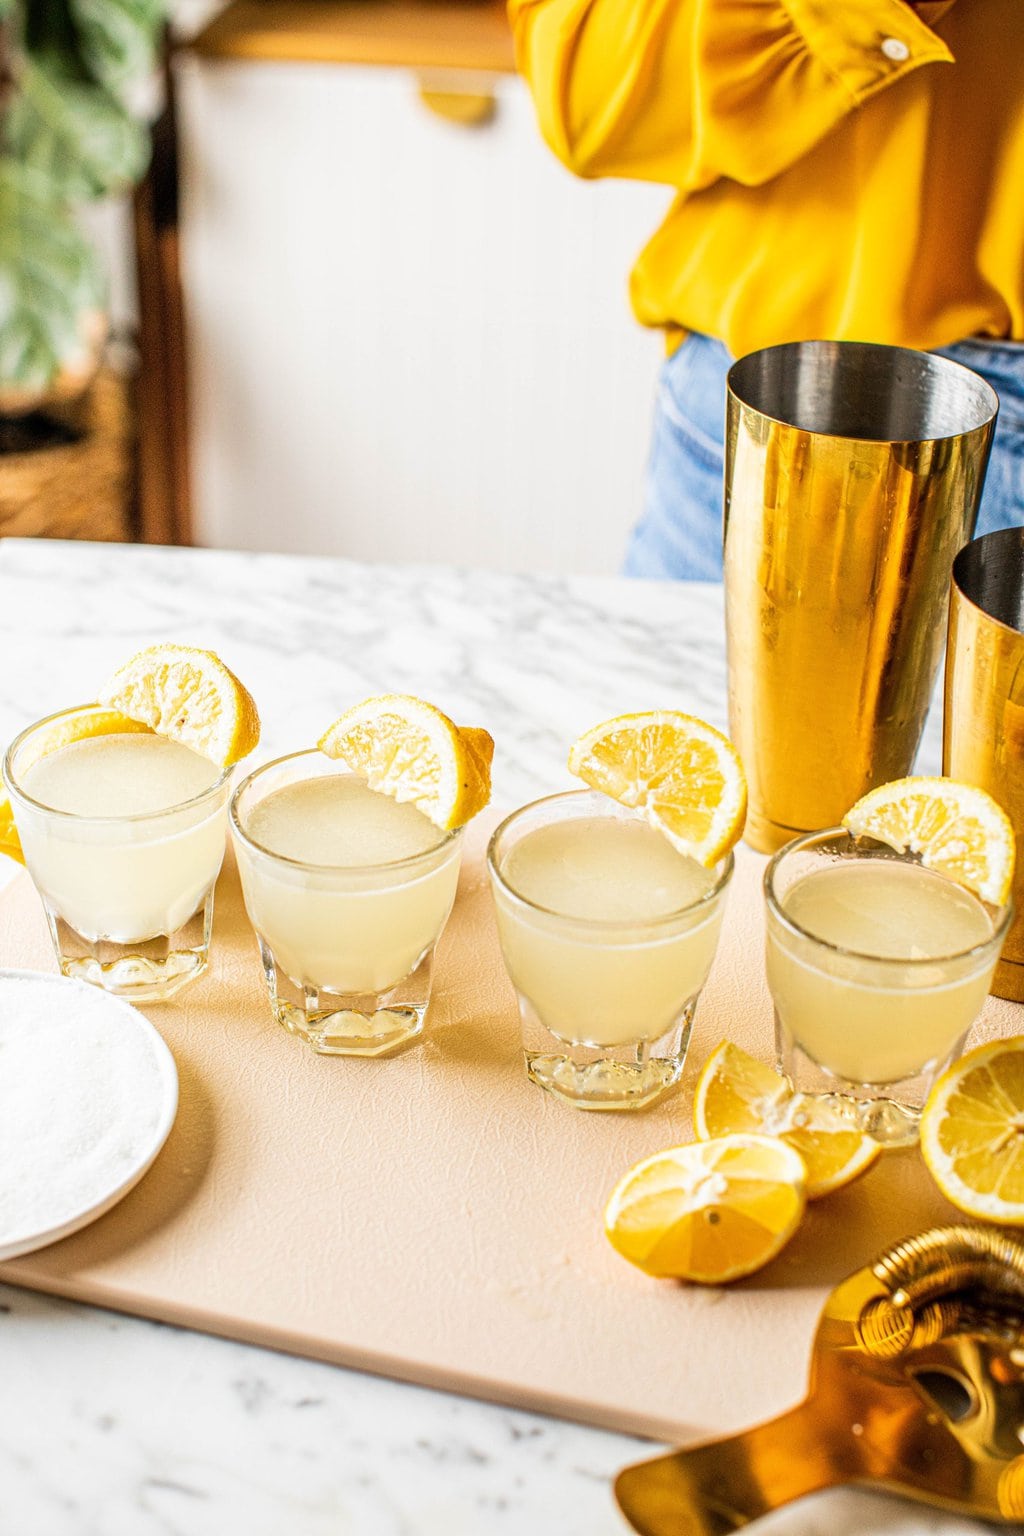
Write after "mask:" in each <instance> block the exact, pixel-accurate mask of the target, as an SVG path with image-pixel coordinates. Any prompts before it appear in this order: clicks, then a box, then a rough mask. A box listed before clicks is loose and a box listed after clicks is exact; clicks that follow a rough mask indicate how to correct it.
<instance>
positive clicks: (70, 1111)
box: [0, 970, 178, 1259]
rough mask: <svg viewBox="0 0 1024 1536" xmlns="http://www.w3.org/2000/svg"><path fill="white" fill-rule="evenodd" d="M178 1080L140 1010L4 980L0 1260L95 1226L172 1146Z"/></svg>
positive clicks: (18, 977)
mask: <svg viewBox="0 0 1024 1536" xmlns="http://www.w3.org/2000/svg"><path fill="white" fill-rule="evenodd" d="M177 1108H178V1073H177V1069H176V1067H175V1065H174V1057H173V1056H172V1055H171V1053H170V1051H169V1050H168V1048H167V1046H166V1044H165V1043H164V1040H163V1038H162V1037H161V1035H160V1034H159V1033H158V1032H157V1031H156V1030H155V1029H154V1028H153V1026H152V1024H150V1022H149V1020H148V1019H145V1018H143V1016H142V1014H141V1013H138V1012H137V1011H136V1009H134V1008H133V1007H132V1006H131V1004H130V1003H126V1002H124V1001H123V1000H122V999H121V998H118V997H113V996H111V995H110V994H109V993H106V992H103V991H101V990H100V989H99V988H98V987H92V986H89V985H88V984H87V983H86V982H84V981H72V980H71V979H70V978H68V977H65V976H47V975H45V974H43V973H42V972H39V971H12V970H0V1259H13V1258H16V1257H17V1256H18V1255H19V1254H23V1253H31V1252H33V1250H34V1249H36V1248H44V1247H45V1246H46V1245H47V1244H48V1243H55V1242H57V1241H58V1240H59V1239H60V1238H62V1237H68V1236H70V1234H71V1233H72V1232H77V1231H78V1230H79V1228H81V1227H84V1226H87V1225H88V1224H89V1222H91V1221H95V1220H96V1218H97V1217H98V1216H102V1215H103V1213H104V1212H105V1211H109V1210H110V1208H111V1206H112V1205H116V1204H117V1202H118V1200H121V1199H123V1197H124V1196H125V1195H126V1194H127V1193H128V1191H129V1190H130V1189H132V1188H133V1187H134V1186H135V1185H136V1184H137V1183H138V1182H139V1180H140V1179H141V1178H142V1176H143V1174H144V1173H145V1172H146V1171H147V1169H148V1168H149V1167H150V1166H151V1165H152V1163H153V1160H154V1159H155V1157H156V1155H157V1153H158V1152H159V1151H160V1148H161V1147H162V1146H163V1144H164V1142H165V1141H166V1140H167V1136H168V1133H169V1132H170V1129H171V1126H172V1125H173V1124H174V1116H175V1114H176V1112H177Z"/></svg>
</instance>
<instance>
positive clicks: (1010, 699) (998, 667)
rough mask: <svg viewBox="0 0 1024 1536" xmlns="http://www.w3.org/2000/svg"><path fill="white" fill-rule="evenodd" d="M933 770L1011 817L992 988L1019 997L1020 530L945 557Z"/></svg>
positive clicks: (1023, 615)
mask: <svg viewBox="0 0 1024 1536" xmlns="http://www.w3.org/2000/svg"><path fill="white" fill-rule="evenodd" d="M942 771H943V773H947V774H949V776H950V778H953V779H963V780H964V782H965V783H968V784H977V785H978V787H979V788H980V789H987V790H988V792H989V794H990V795H991V796H992V797H993V799H994V800H997V801H998V802H999V804H1000V805H1001V806H1002V807H1003V810H1004V811H1005V812H1006V814H1007V815H1008V816H1009V818H1010V820H1011V821H1012V822H1013V830H1014V834H1015V836H1016V842H1017V872H1016V876H1015V878H1014V883H1013V904H1014V907H1015V908H1016V917H1015V918H1014V921H1013V926H1012V928H1011V929H1010V932H1009V935H1008V937H1007V940H1006V943H1005V945H1004V946H1003V954H1002V959H1001V960H1000V962H999V964H998V965H997V967H996V974H995V980H994V981H993V983H992V991H993V992H994V993H995V994H996V996H997V997H1008V998H1010V999H1012V1001H1013V1002H1015V1003H1024V529H1020V528H1000V529H999V530H998V531H997V532H995V533H986V534H983V535H982V537H981V538H980V539H975V540H974V541H973V543H971V544H968V545H967V547H966V549H962V550H961V551H960V553H959V554H958V555H957V557H956V559H955V560H954V562H953V582H952V587H951V590H950V601H949V640H948V645H947V650H946V691H945V709H944V712H943V718H942Z"/></svg>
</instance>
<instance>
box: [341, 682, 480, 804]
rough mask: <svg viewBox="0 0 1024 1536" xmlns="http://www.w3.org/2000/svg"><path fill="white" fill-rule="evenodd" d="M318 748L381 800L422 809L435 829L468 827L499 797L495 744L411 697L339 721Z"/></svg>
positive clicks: (367, 706)
mask: <svg viewBox="0 0 1024 1536" xmlns="http://www.w3.org/2000/svg"><path fill="white" fill-rule="evenodd" d="M317 745H318V746H319V748H320V751H321V752H325V753H326V754H327V756H328V757H333V758H337V759H338V760H339V761H340V762H343V763H344V764H345V766H346V767H347V768H350V769H351V770H352V772H353V773H358V774H361V775H362V776H363V777H364V778H365V779H366V782H367V783H368V784H369V786H370V788H371V789H373V790H376V791H377V792H378V794H382V795H390V796H391V798H392V799H393V800H399V801H402V802H404V803H407V804H412V805H414V806H416V808H417V810H419V811H422V813H423V815H424V816H426V817H427V818H428V819H429V820H430V821H432V822H433V823H434V825H435V826H437V827H440V828H442V829H443V830H444V831H449V830H450V829H452V828H454V827H461V826H464V825H465V823H466V822H467V821H469V820H470V818H471V817H473V816H475V815H476V813H477V811H480V810H482V809H483V807H484V806H485V805H486V804H487V802H488V800H489V799H490V797H491V758H492V756H493V754H494V742H493V741H492V739H491V737H490V736H489V735H488V733H487V732H486V731H484V730H481V729H479V728H478V727H476V726H458V725H455V724H454V723H453V722H452V721H451V720H449V718H448V716H447V715H445V714H442V713H441V711H440V710H439V709H436V708H435V707H434V705H433V704H427V703H426V702H425V701H424V700H423V699H417V698H413V697H412V696H411V695H409V694H400V693H387V694H382V695H381V696H380V697H379V698H373V699H365V700H364V701H363V703H362V704H356V705H354V706H353V708H352V709H347V710H346V711H345V713H344V714H343V715H339V716H338V718H337V720H335V722H334V724H333V725H332V726H330V727H329V728H328V729H327V730H326V731H325V732H324V734H323V735H322V736H321V738H320V740H319V742H318V743H317Z"/></svg>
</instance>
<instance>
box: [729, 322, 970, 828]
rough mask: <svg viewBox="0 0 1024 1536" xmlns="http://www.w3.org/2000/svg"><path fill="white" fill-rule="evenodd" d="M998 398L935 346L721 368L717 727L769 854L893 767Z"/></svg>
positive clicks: (906, 760) (917, 712)
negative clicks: (731, 748)
mask: <svg viewBox="0 0 1024 1536" xmlns="http://www.w3.org/2000/svg"><path fill="white" fill-rule="evenodd" d="M997 407H998V400H997V397H996V394H995V391H994V390H992V389H991V388H990V387H989V385H988V384H986V383H985V382H984V381H983V380H982V379H980V378H978V377H977V375H976V374H973V373H972V372H971V371H970V370H969V369H967V368H963V367H961V366H960V365H959V364H957V363H952V362H949V361H948V360H947V359H945V358H938V357H933V356H931V355H930V354H927V353H920V352H912V351H909V350H907V349H905V348H900V347H881V346H870V345H867V344H863V343H860V342H799V343H793V344H790V345H787V346H782V347H769V348H767V349H766V350H764V351H762V352H755V353H752V354H751V355H750V356H749V357H745V358H741V359H740V360H739V362H737V363H736V364H734V366H733V368H732V369H731V370H730V373H729V388H728V410H727V429H726V460H725V592H726V638H727V649H728V660H729V721H730V729H731V734H732V737H733V740H734V742H735V744H736V746H737V748H738V749H739V752H740V754H741V756H742V758H743V761H744V765H745V767H746V770H747V776H748V779H749V785H750V811H749V815H748V818H747V831H746V837H747V841H748V842H750V843H751V844H753V846H754V847H755V848H760V849H762V850H765V851H772V850H774V849H775V848H778V847H780V846H781V845H782V843H784V842H786V841H788V839H789V838H791V837H793V836H795V835H796V834H797V833H799V832H808V831H816V830H818V829H819V828H821V827H826V826H832V825H834V824H835V823H836V822H838V821H840V820H841V819H842V817H843V815H844V814H845V813H846V811H848V810H849V808H850V806H851V805H853V803H854V802H855V801H856V800H857V799H859V797H860V796H861V795H862V794H863V793H864V792H865V791H866V790H868V789H870V788H871V787H872V786H874V785H875V784H880V783H884V782H885V781H886V780H888V779H894V778H900V777H901V776H902V775H903V774H905V773H907V772H908V771H909V769H910V766H911V764H912V762H913V758H914V754H915V752H916V751H917V746H918V742H919V740H920V735H921V730H922V726H923V724H924V716H925V711H926V709H927V705H928V700H929V696H930V692H931V687H932V683H933V681H934V676H935V670H936V666H937V664H938V661H939V657H940V655H941V651H942V644H943V636H944V629H945V619H946V607H947V593H948V587H949V573H950V567H951V565H952V562H953V557H954V556H955V555H956V553H957V551H958V550H959V549H960V548H961V546H962V545H963V544H964V542H965V541H966V540H967V539H968V538H969V537H970V535H971V532H972V530H973V527H974V521H975V518H976V516H977V506H978V499H979V496H980V493H981V487H982V483H983V480H984V476H985V468H986V465H987V462H988V452H989V447H990V444H991V437H992V430H993V426H994V422H995V416H996V411H997Z"/></svg>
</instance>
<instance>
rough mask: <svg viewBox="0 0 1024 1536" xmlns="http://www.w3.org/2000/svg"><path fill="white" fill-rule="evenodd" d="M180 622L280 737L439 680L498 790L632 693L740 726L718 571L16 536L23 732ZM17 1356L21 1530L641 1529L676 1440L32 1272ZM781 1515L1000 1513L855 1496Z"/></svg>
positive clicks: (9, 645) (0, 736)
mask: <svg viewBox="0 0 1024 1536" xmlns="http://www.w3.org/2000/svg"><path fill="white" fill-rule="evenodd" d="M160 639H173V640H176V641H179V642H183V643H186V644H196V645H203V646H207V647H210V648H212V649H215V650H217V651H218V652H219V653H220V654H221V655H222V656H223V657H224V659H225V660H226V661H228V662H229V664H230V665H231V666H232V667H233V668H234V670H235V671H237V672H238V673H239V675H240V676H241V677H243V678H244V679H245V681H246V682H247V684H248V685H249V686H250V687H251V688H252V690H253V692H254V693H255V694H256V696H257V698H258V700H259V703H260V708H261V712H262V715H263V722H264V733H263V741H262V744H261V747H260V754H261V755H262V756H272V755H275V754H277V753H278V752H283V751H287V750H290V749H292V748H295V747H298V746H302V745H305V744H306V743H308V742H310V741H312V740H315V738H316V737H317V736H318V735H319V733H320V732H321V731H322V730H323V728H324V725H325V724H326V723H327V722H328V721H330V720H331V719H332V718H333V716H334V715H336V714H337V713H338V712H339V711H340V710H341V709H342V708H343V707H344V706H345V705H346V704H348V703H350V702H352V701H354V700H356V699H359V698H361V697H363V696H365V695H367V694H370V693H376V692H384V691H395V692H410V693H418V694H422V695H425V696H427V697H429V698H431V699H433V700H434V701H436V702H437V703H438V704H439V705H440V706H441V707H442V708H443V709H445V710H446V711H447V712H448V713H449V714H451V715H452V716H454V717H455V718H456V719H461V720H465V721H471V722H473V723H474V724H479V725H483V726H486V727H487V728H488V729H489V730H490V731H491V732H492V734H493V735H494V737H495V740H496V743H497V748H496V753H495V765H494V793H495V800H496V801H497V802H499V803H506V804H513V803H518V802H520V801H522V800H525V799H527V798H530V797H532V796H534V795H536V794H538V793H541V792H550V791H554V790H557V789H559V788H565V787H569V785H570V782H571V781H570V779H569V775H568V773H567V770H566V768H565V765H564V764H565V752H566V747H567V744H568V743H569V742H570V741H571V740H572V739H573V737H574V736H575V735H576V734H577V733H578V732H579V731H580V730H582V729H583V728H584V727H585V726H588V725H591V724H593V723H594V722H595V721H597V720H600V719H602V718H605V717H607V716H609V715H612V714H616V713H619V712H620V711H623V710H627V709H642V708H645V707H656V706H659V705H666V704H670V705H672V706H675V707H679V708H682V709H685V710H689V711H690V712H692V713H695V714H699V715H702V716H703V717H704V718H706V719H708V720H710V721H712V722H713V723H715V724H718V725H720V726H724V725H725V667H724V660H723V635H722V604H721V592H720V590H719V589H717V588H715V587H709V586H708V587H706V586H697V585H689V584H680V585H668V584H660V583H647V582H644V583H639V582H628V581H622V580H616V579H608V580H605V579H596V578H577V579H562V578H547V577H537V576H531V577H526V576H522V577H512V576H506V575H495V574H479V573H471V572H464V571H456V570H452V569H450V568H440V567H439V568H396V567H386V566H378V567H374V566H359V565H354V564H350V563H347V562H344V561H328V560H315V559H307V558H294V557H285V556H273V555H250V554H235V553H224V552H210V551H197V550H169V549H155V548H142V547H119V546H111V545H72V544H58V543H46V542H30V541H19V540H7V541H3V542H0V647H2V649H0V654H2V655H3V657H4V666H3V668H2V670H0V740H2V741H5V742H6V741H8V740H9V739H10V738H11V736H12V735H13V734H14V733H15V732H16V731H17V730H18V729H19V728H20V727H21V726H23V725H24V724H26V723H28V722H29V721H31V720H33V719H37V718H39V716H41V715H44V714H46V713H48V712H50V711H52V710H56V709H58V708H60V707H62V706H64V705H67V704H69V703H74V702H77V701H85V700H87V699H90V698H92V697H93V695H94V693H95V689H96V686H97V680H98V679H102V678H103V677H105V676H106V675H107V674H108V673H109V672H110V671H111V670H112V668H113V667H114V666H115V665H116V664H117V663H119V662H120V661H122V660H124V659H125V658H126V657H127V656H128V655H130V654H131V653H132V652H133V651H134V650H136V649H138V648H139V647H141V646H142V645H145V644H149V643H152V642H154V641H156V640H160ZM936 752H937V739H936V734H935V728H934V725H932V726H930V728H929V732H928V735H927V738H926V748H925V750H924V753H923V760H924V762H925V763H926V764H927V765H928V766H933V765H934V763H935V761H936ZM16 961H17V957H16V956H0V963H4V964H14V963H16ZM0 1361H2V1367H0V1536H234V1533H236V1532H239V1533H241V1532H244V1533H245V1536H280V1533H281V1532H283V1531H289V1532H297V1533H301V1536H328V1533H330V1536H337V1533H339V1532H359V1533H362V1532H366V1533H370V1536H405V1533H410V1536H463V1533H465V1536H469V1533H472V1536H477V1533H484V1532H487V1533H491V1532H493V1533H494V1536H527V1533H529V1536H538V1533H539V1536H545V1533H547V1532H552V1533H555V1532H557V1533H559V1536H621V1533H623V1532H624V1531H626V1530H627V1527H626V1524H625V1522H624V1521H623V1520H622V1518H621V1517H620V1516H619V1514H618V1513H617V1510H616V1508H615V1505H614V1502H613V1499H612V1495H611V1487H610V1484H611V1479H612V1477H613V1476H614V1474H615V1472H616V1471H617V1470H618V1469H619V1468H620V1467H622V1466H624V1465H625V1464H626V1463H628V1462H630V1461H635V1460H637V1459H638V1458H640V1457H643V1456H645V1455H647V1454H650V1453H652V1452H653V1450H654V1449H655V1448H654V1447H652V1446H650V1445H649V1444H647V1443H645V1442H640V1441H637V1440H633V1439H630V1438H627V1437H625V1436H619V1435H613V1434H608V1433H604V1432H600V1431H597V1430H593V1429H587V1428H583V1427H580V1426H578V1425H574V1424H570V1423H564V1422H561V1421H558V1420H554V1419H549V1418H544V1417H541V1416H539V1415H532V1414H528V1413H524V1412H520V1411H513V1410H511V1409H507V1408H504V1407H500V1406H495V1405H491V1404H487V1403H481V1402H474V1401H471V1400H469V1399H465V1398H460V1397H455V1396H449V1395H447V1394H444V1393H439V1392H431V1391H426V1390H423V1389H420V1388H414V1387H410V1386H406V1385H402V1384H399V1383H396V1382H391V1381H386V1380H382V1379H378V1378H374V1377H371V1376H365V1375H362V1374H360V1373H358V1372H352V1371H345V1370H341V1369H339V1368H336V1367H330V1366H325V1365H321V1364H318V1363H315V1362H311V1361H307V1360H301V1359H295V1358H292V1357H289V1356H286V1355H280V1354H274V1353H271V1352H269V1351H266V1350H260V1349H255V1348H249V1347H245V1346H241V1345H237V1344H233V1343H230V1342H227V1341H225V1340H221V1339H215V1338H211V1337H207V1336H204V1335H201V1334H198V1333H191V1332H186V1331H182V1330H179V1329H175V1328H170V1327H166V1326H163V1325H160V1324H155V1323H148V1322H144V1321H141V1320H139V1319H135V1318H130V1317H122V1316H118V1315H114V1314H111V1313H106V1312H101V1311H96V1310H93V1309H91V1308H86V1307H80V1306H75V1305H71V1304H69V1303H66V1302H62V1301H58V1300H54V1299H51V1298H49V1297H46V1296H42V1295H37V1294H32V1293H29V1292H26V1291H22V1290H18V1289H15V1288H13V1287H10V1286H0ZM787 1406H789V1405H788V1404H782V1403H780V1405H779V1407H780V1410H781V1409H782V1408H784V1407H787ZM758 1529H759V1530H760V1531H763V1532H764V1533H765V1536H776V1533H779V1532H782V1531H785V1532H786V1533H787V1536H815V1533H818V1532H823V1531H825V1530H826V1529H827V1530H828V1531H829V1533H830V1536H845V1533H846V1532H849V1533H853V1532H858V1533H864V1532H873V1531H876V1530H877V1531H882V1530H885V1531H892V1532H897V1533H901V1532H906V1533H911V1532H912V1533H915V1536H917V1533H925V1532H931V1531H942V1532H949V1533H957V1532H960V1533H966V1532H969V1531H978V1532H980V1531H982V1530H984V1529H985V1527H983V1526H980V1525H975V1524H973V1523H972V1522H965V1521H958V1520H954V1519H952V1518H949V1517H941V1516H938V1515H935V1514H932V1513H931V1512H929V1511H923V1510H920V1509H918V1508H916V1507H914V1506H913V1505H910V1504H906V1503H903V1502H902V1501H899V1500H895V1499H892V1498H889V1497H883V1496H881V1495H875V1494H870V1493H866V1492H842V1493H832V1494H824V1495H819V1496H817V1497H815V1498H812V1499H808V1500H805V1501H804V1502H803V1503H802V1504H800V1505H798V1506H796V1507H794V1508H793V1509H791V1510H788V1511H784V1512H781V1513H780V1514H778V1515H775V1516H773V1517H771V1518H770V1519H768V1520H766V1521H764V1522H763V1523H762V1524H761V1525H760V1526H759V1527H758Z"/></svg>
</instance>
